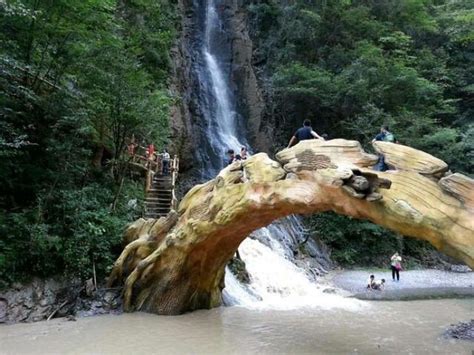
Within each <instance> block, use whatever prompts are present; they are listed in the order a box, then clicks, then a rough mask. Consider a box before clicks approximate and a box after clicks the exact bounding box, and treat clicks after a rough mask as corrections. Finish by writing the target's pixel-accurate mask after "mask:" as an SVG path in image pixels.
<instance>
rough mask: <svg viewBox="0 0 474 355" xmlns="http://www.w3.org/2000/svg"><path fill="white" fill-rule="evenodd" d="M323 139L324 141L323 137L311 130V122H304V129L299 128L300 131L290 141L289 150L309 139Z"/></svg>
mask: <svg viewBox="0 0 474 355" xmlns="http://www.w3.org/2000/svg"><path fill="white" fill-rule="evenodd" d="M314 138H318V139H322V140H324V138H323V137H321V136H320V135H319V134H317V133H316V132H315V131H313V128H311V121H310V120H304V122H303V127H301V128H298V130H297V131H296V132H295V134H294V135H293V137H291V139H290V143H288V148H290V147H291V146H293V145H294V144H296V143H298V142H301V141H304V140H307V139H314Z"/></svg>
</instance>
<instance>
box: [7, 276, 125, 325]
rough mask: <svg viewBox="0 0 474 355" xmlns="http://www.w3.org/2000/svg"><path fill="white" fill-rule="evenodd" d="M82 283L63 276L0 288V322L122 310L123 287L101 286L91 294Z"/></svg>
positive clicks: (26, 320) (34, 320)
mask: <svg viewBox="0 0 474 355" xmlns="http://www.w3.org/2000/svg"><path fill="white" fill-rule="evenodd" d="M83 285H84V284H83V283H81V282H79V281H77V280H62V279H48V280H40V279H35V280H33V281H32V282H30V283H28V284H20V283H16V284H14V285H13V286H12V287H11V288H9V289H7V290H3V291H2V292H0V323H18V322H37V321H41V320H45V319H48V318H60V317H67V316H71V315H73V316H74V315H79V316H90V315H96V314H105V313H117V312H121V307H122V302H121V298H120V289H100V288H99V289H98V290H96V291H94V292H93V293H92V294H90V295H89V296H88V295H87V294H86V292H85V291H84V290H85V288H84V286H83Z"/></svg>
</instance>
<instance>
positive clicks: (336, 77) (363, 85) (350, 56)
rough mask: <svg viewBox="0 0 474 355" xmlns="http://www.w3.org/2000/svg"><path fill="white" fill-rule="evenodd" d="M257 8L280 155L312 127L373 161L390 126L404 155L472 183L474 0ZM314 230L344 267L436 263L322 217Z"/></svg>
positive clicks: (409, 245)
mask: <svg viewBox="0 0 474 355" xmlns="http://www.w3.org/2000/svg"><path fill="white" fill-rule="evenodd" d="M247 6H248V11H249V13H250V24H251V35H252V39H253V41H254V46H255V48H256V50H255V56H254V57H255V58H254V65H255V67H256V71H257V73H258V75H259V77H260V79H261V80H260V81H261V82H263V83H265V85H264V87H263V89H264V92H265V98H266V101H267V113H266V115H267V122H269V123H270V125H271V126H272V127H275V131H276V136H277V139H275V140H274V141H275V142H276V144H275V150H279V149H281V148H283V147H284V146H285V145H286V143H287V142H288V139H289V136H290V135H291V133H292V132H294V130H295V128H296V127H298V126H300V125H301V124H302V121H303V119H306V118H309V119H311V121H312V123H313V128H314V129H315V130H316V131H317V132H318V133H319V134H322V133H327V134H328V136H329V137H330V138H339V137H340V138H346V139H356V140H359V141H360V142H362V144H363V145H364V148H366V149H368V150H370V149H371V147H370V144H369V143H370V141H371V140H372V139H373V138H374V136H375V134H376V133H378V131H379V129H380V127H381V126H382V125H383V124H387V125H388V126H389V129H390V131H391V132H392V133H393V134H394V135H395V137H396V138H397V139H398V140H399V141H400V143H401V144H405V145H408V146H412V147H415V148H418V149H421V150H424V151H427V152H429V153H431V154H433V155H435V156H437V157H439V158H441V159H443V160H444V161H446V162H447V163H448V164H449V166H450V168H451V170H452V171H453V172H461V173H464V174H467V175H470V176H473V174H474V119H473V115H474V41H473V40H474V2H473V1H469V0H397V1H392V0H331V1H326V0H317V1H302V0H297V1H278V0H261V1H248V5H247ZM308 223H309V227H310V230H311V231H312V232H313V234H314V235H315V236H316V237H317V238H320V239H322V240H324V241H325V242H326V243H327V244H328V245H329V246H330V247H331V249H332V250H333V253H332V256H333V258H334V259H335V260H336V261H339V262H341V263H342V264H344V265H361V264H362V265H371V264H378V265H380V266H384V265H385V264H386V260H387V257H388V256H390V255H391V254H390V253H392V252H393V251H394V250H396V249H398V250H400V251H402V252H404V253H405V254H406V255H411V256H414V257H415V258H416V259H417V260H418V261H419V260H423V259H424V258H425V257H426V256H427V255H428V254H431V253H432V250H431V248H430V247H428V246H427V245H423V243H420V242H418V241H414V240H410V239H406V240H405V239H404V240H402V239H401V238H400V236H397V235H395V234H394V233H392V232H389V231H387V230H385V229H383V228H380V227H378V226H374V225H373V224H371V223H370V222H366V221H357V220H352V219H349V218H346V217H341V216H336V215H334V214H323V215H317V216H313V217H311V218H310V219H309V221H308ZM384 261H385V264H384Z"/></svg>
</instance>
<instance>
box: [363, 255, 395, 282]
mask: <svg viewBox="0 0 474 355" xmlns="http://www.w3.org/2000/svg"><path fill="white" fill-rule="evenodd" d="M390 269H391V270H392V281H397V282H399V281H400V271H401V270H402V257H401V256H400V254H398V252H396V253H395V254H393V255H392V257H391V258H390ZM384 287H385V279H381V280H375V275H370V276H369V279H368V280H367V289H369V290H379V291H382V290H383V289H384Z"/></svg>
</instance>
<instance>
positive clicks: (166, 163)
mask: <svg viewBox="0 0 474 355" xmlns="http://www.w3.org/2000/svg"><path fill="white" fill-rule="evenodd" d="M161 161H162V163H163V175H169V173H170V153H168V150H167V149H166V148H165V149H163V153H161Z"/></svg>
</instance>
